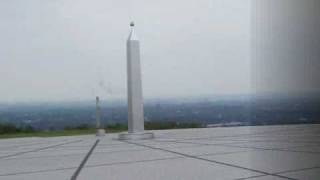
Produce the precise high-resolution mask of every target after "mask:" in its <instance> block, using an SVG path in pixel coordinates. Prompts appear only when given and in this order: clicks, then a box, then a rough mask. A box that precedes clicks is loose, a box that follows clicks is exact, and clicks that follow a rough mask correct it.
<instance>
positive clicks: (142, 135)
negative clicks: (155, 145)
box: [119, 132, 154, 140]
mask: <svg viewBox="0 0 320 180" xmlns="http://www.w3.org/2000/svg"><path fill="white" fill-rule="evenodd" d="M153 138H154V134H153V133H152V132H137V133H122V134H119V140H142V139H153Z"/></svg>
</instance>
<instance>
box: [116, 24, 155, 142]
mask: <svg viewBox="0 0 320 180" xmlns="http://www.w3.org/2000/svg"><path fill="white" fill-rule="evenodd" d="M130 26H131V32H130V35H129V38H128V40H127V85H128V86H127V88H128V134H120V135H119V138H120V139H149V138H153V133H150V132H149V133H146V132H144V114H143V97H142V82H141V68H140V42H139V39H138V38H137V36H136V34H135V32H134V23H133V22H131V23H130Z"/></svg>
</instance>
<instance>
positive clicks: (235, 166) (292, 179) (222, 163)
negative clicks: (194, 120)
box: [123, 141, 297, 180]
mask: <svg viewBox="0 0 320 180" xmlns="http://www.w3.org/2000/svg"><path fill="white" fill-rule="evenodd" d="M123 142H126V143H128V144H134V145H137V146H142V147H147V148H150V149H154V150H160V151H164V152H169V153H173V154H178V155H181V156H184V157H188V158H192V159H197V160H202V161H207V162H211V163H216V164H220V165H225V166H229V167H234V168H239V169H243V170H248V171H252V172H256V173H260V174H265V175H270V176H275V177H280V178H285V179H289V180H297V179H294V178H289V177H286V176H282V175H278V174H273V173H268V172H264V171H260V170H256V169H251V168H246V167H242V166H238V165H234V164H229V163H224V162H220V161H215V160H210V159H205V158H201V157H198V156H193V155H189V154H184V153H180V152H176V151H171V150H167V149H163V148H157V147H153V146H148V145H144V144H139V143H134V142H131V141H123Z"/></svg>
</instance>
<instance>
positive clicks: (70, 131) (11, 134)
mask: <svg viewBox="0 0 320 180" xmlns="http://www.w3.org/2000/svg"><path fill="white" fill-rule="evenodd" d="M199 127H201V125H200V124H198V123H176V122H146V123H145V129H146V130H158V129H182V128H199ZM127 130H128V126H127V125H125V124H121V123H115V124H109V125H108V126H107V127H106V132H107V133H116V132H123V131H127ZM95 132H96V129H95V128H93V127H91V126H89V125H88V124H81V125H79V126H76V127H66V128H64V129H63V130H57V131H37V130H35V129H34V128H32V127H31V126H24V127H17V126H15V125H12V124H1V123H0V139H1V138H18V137H55V136H75V135H86V134H94V133H95Z"/></svg>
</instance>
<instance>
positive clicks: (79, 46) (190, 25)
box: [0, 0, 250, 102]
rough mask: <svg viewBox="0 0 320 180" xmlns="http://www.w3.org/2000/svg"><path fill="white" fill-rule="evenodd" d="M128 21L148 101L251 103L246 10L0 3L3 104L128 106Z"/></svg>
mask: <svg viewBox="0 0 320 180" xmlns="http://www.w3.org/2000/svg"><path fill="white" fill-rule="evenodd" d="M133 2H134V3H133ZM132 19H133V20H134V21H135V22H136V33H137V35H138V37H139V39H140V41H141V56H142V59H141V61H142V79H143V82H142V83H143V93H144V96H145V97H147V98H148V97H183V96H204V95H215V94H243V93H250V3H249V0H241V1H235V0H184V1H181V0H161V1H149V0H134V1H132V2H130V1H129V0H91V1H88V0H50V1H44V0H28V1H25V0H2V1H0V72H1V75H0V82H1V88H0V102H7V101H48V100H49V101H51V100H87V99H94V96H95V95H100V96H102V97H108V98H111V97H112V98H125V97H126V54H125V52H126V49H125V47H126V46H125V41H126V39H127V37H128V34H129V22H130V21H131V20H132Z"/></svg>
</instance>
